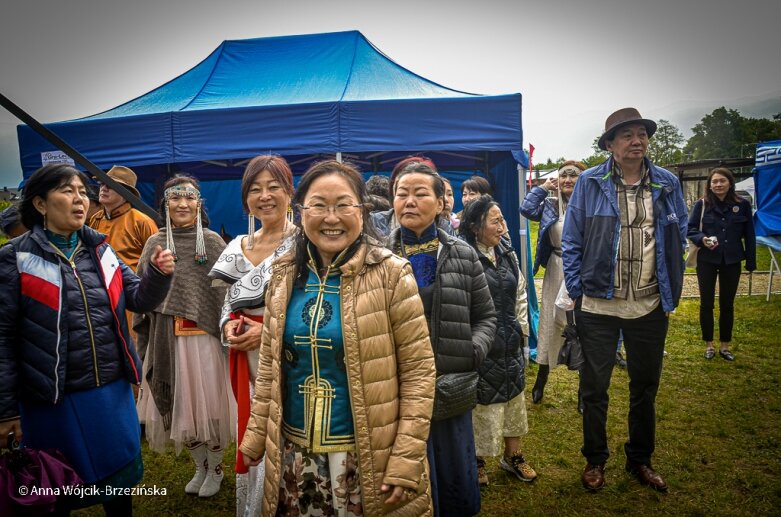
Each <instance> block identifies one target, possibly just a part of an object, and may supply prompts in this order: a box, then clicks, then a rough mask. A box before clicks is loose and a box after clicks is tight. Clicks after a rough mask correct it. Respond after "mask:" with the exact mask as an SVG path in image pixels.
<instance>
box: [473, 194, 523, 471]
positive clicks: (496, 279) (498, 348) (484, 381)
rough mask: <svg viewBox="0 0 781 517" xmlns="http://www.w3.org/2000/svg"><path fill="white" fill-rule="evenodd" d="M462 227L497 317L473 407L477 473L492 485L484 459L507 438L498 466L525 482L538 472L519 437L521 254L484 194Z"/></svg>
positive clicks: (495, 453) (497, 210) (494, 453)
mask: <svg viewBox="0 0 781 517" xmlns="http://www.w3.org/2000/svg"><path fill="white" fill-rule="evenodd" d="M460 231H461V237H462V238H464V240H466V241H467V242H468V243H469V244H471V245H472V246H473V247H474V248H475V250H477V254H478V256H479V257H480V262H481V264H482V265H483V270H484V271H485V277H486V280H487V281H488V287H489V289H490V290H491V297H492V298H493V301H494V306H495V307H496V320H497V321H496V335H495V338H494V342H493V346H492V347H491V350H490V351H489V352H488V355H487V356H486V358H485V360H484V361H483V363H482V364H481V365H480V368H479V369H478V372H479V374H480V380H479V382H478V385H477V388H478V389H477V402H478V405H477V407H476V408H475V409H474V411H473V412H472V422H473V425H474V432H475V451H476V453H477V469H478V478H479V480H480V484H481V485H487V484H488V475H487V474H486V471H485V461H484V459H483V458H484V456H498V455H499V453H500V448H501V441H502V440H501V438H503V439H504V455H503V456H502V459H501V460H500V462H499V464H500V466H501V467H502V468H503V469H504V470H506V471H508V472H510V473H511V474H513V475H514V476H515V477H517V478H518V479H520V480H521V481H527V482H528V481H534V479H536V478H537V473H536V472H534V469H533V468H532V467H531V466H530V465H529V464H528V463H526V460H525V459H524V457H523V454H522V453H521V436H523V435H525V434H526V433H527V431H528V429H529V426H528V423H527V420H526V399H525V398H524V394H523V388H524V384H525V380H526V379H525V376H524V371H523V370H524V358H523V338H524V336H525V335H528V328H529V327H528V323H527V316H526V315H527V305H526V280H525V279H524V277H523V274H522V273H521V271H520V268H519V265H518V257H517V256H516V255H515V252H514V251H513V249H512V247H511V246H510V245H509V243H508V242H507V241H506V240H504V239H503V238H502V237H503V236H504V234H505V233H506V232H507V226H506V224H505V221H504V217H503V216H502V211H501V209H500V208H499V204H498V203H497V202H496V201H494V199H493V198H492V197H491V196H488V195H483V196H481V197H479V198H477V199H475V200H473V201H472V202H471V203H469V204H468V205H467V206H466V208H465V209H464V213H463V215H462V219H461V226H460Z"/></svg>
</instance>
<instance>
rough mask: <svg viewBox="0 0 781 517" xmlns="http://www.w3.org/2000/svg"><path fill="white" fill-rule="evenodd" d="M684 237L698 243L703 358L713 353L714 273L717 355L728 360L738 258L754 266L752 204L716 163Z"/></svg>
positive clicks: (736, 289)
mask: <svg viewBox="0 0 781 517" xmlns="http://www.w3.org/2000/svg"><path fill="white" fill-rule="evenodd" d="M688 237H689V239H691V240H692V241H693V242H694V244H696V245H697V246H699V247H700V251H699V253H698V255H697V283H698V284H699V287H700V327H701V328H702V340H703V341H705V358H706V359H713V357H714V356H715V355H716V350H715V349H714V347H713V306H714V300H715V291H716V279H718V281H719V340H720V341H721V345H720V347H719V355H720V356H721V357H723V358H724V359H726V360H727V361H734V360H735V356H734V355H732V352H730V350H729V345H730V342H731V341H732V322H733V320H734V315H735V311H734V304H735V295H736V294H737V291H738V283H740V269H741V267H740V264H741V262H743V261H744V260H745V261H746V271H754V270H755V269H756V268H757V253H756V252H757V243H756V238H755V236H754V221H753V219H752V214H751V205H750V204H749V202H748V201H746V200H745V199H742V198H741V197H740V196H738V195H737V194H736V193H735V177H734V176H733V175H732V172H731V171H730V170H729V169H726V168H723V167H719V168H716V169H713V170H712V171H711V173H710V174H709V175H708V186H707V191H706V194H705V197H703V198H702V199H700V200H699V201H697V202H696V203H695V204H694V207H693V208H692V211H691V215H690V216H689V231H688Z"/></svg>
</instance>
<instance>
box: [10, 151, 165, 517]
mask: <svg viewBox="0 0 781 517" xmlns="http://www.w3.org/2000/svg"><path fill="white" fill-rule="evenodd" d="M86 184H87V180H86V178H85V177H84V175H83V174H82V173H80V172H79V171H77V170H76V169H74V168H72V167H69V166H66V165H47V166H45V167H43V168H41V169H39V170H38V171H37V172H35V173H34V174H33V175H32V176H31V177H30V179H29V181H28V182H27V185H26V186H25V189H24V195H25V197H24V200H23V201H22V204H21V207H20V213H21V216H22V221H23V223H24V225H25V226H26V227H28V228H31V230H30V231H29V232H27V233H25V234H24V235H22V236H20V237H17V238H15V239H13V240H11V241H10V243H8V244H7V245H6V246H4V247H3V248H2V249H0V278H2V279H3V283H2V287H0V379H2V382H0V436H1V437H2V438H3V444H2V445H5V443H4V441H5V437H6V436H7V435H8V434H9V433H14V435H15V437H16V438H17V439H18V440H20V441H21V443H22V445H23V446H26V447H30V448H33V449H49V448H54V449H57V450H59V451H60V452H61V453H62V454H63V455H64V456H65V458H66V459H67V460H68V462H69V463H70V464H71V466H72V467H73V469H74V470H75V471H76V473H77V474H78V475H79V476H80V477H81V479H82V481H83V482H84V488H85V492H84V493H85V494H92V495H88V496H87V497H76V496H73V497H69V498H67V499H65V500H63V499H58V508H57V511H58V512H61V513H63V514H67V513H68V512H69V511H70V510H72V509H74V508H79V507H84V506H90V505H92V504H96V503H103V504H104V508H105V510H106V514H108V515H129V514H130V513H131V512H132V502H131V499H130V495H117V492H115V491H114V490H107V487H111V488H112V489H122V488H129V487H133V486H135V485H136V484H137V483H138V482H139V481H141V476H142V474H143V465H142V463H141V445H140V428H139V425H138V417H137V415H136V409H135V402H134V400H133V391H132V390H131V387H130V383H133V384H139V383H140V382H141V377H140V375H141V362H140V361H139V359H138V356H137V355H136V351H135V348H134V346H133V342H132V341H131V339H130V335H129V332H128V322H127V319H126V316H125V308H127V309H129V310H132V311H149V310H151V309H153V308H154V307H156V306H157V305H158V304H159V303H160V302H162V301H163V298H165V295H166V293H167V291H168V286H169V284H170V278H171V277H170V275H171V274H172V273H173V269H174V263H173V257H172V256H171V252H170V251H168V250H166V251H163V250H162V249H158V250H157V252H156V253H155V254H154V257H153V258H152V263H153V264H154V266H155V267H150V268H148V270H147V271H146V273H145V274H144V276H143V278H142V279H140V280H139V278H138V277H137V276H136V275H135V274H134V273H133V271H132V270H131V269H130V268H129V267H128V266H126V265H125V264H123V263H122V262H121V261H120V260H119V259H118V258H117V256H116V254H115V253H114V250H112V249H111V246H109V245H108V244H107V243H106V242H105V240H106V236H105V235H103V234H100V233H98V232H96V231H94V230H92V229H91V228H89V227H87V226H84V220H85V218H86V214H87V210H88V208H89V199H88V198H87V190H86ZM120 493H121V491H120Z"/></svg>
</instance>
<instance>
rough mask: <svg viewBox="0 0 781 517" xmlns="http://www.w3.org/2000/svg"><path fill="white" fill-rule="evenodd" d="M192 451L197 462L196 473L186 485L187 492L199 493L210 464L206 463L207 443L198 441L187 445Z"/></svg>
mask: <svg viewBox="0 0 781 517" xmlns="http://www.w3.org/2000/svg"><path fill="white" fill-rule="evenodd" d="M187 450H188V451H190V456H192V457H193V461H194V462H195V475H194V476H193V478H192V479H191V480H190V482H189V483H187V486H186V487H184V493H185V494H193V495H195V494H197V493H198V491H199V490H200V489H201V485H203V480H204V479H206V471H207V469H208V466H207V464H206V444H205V443H203V442H196V443H195V444H194V445H193V446H192V447H187Z"/></svg>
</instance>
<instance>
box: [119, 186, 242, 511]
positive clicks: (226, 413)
mask: <svg viewBox="0 0 781 517" xmlns="http://www.w3.org/2000/svg"><path fill="white" fill-rule="evenodd" d="M163 188H164V195H163V199H162V202H161V207H160V212H161V214H162V215H164V217H165V226H164V227H162V228H161V229H160V231H159V232H158V233H156V234H154V235H153V236H152V237H150V238H149V240H148V241H147V243H146V245H145V246H144V250H143V252H142V253H141V259H140V261H139V264H138V270H139V271H143V269H144V268H146V267H149V257H150V256H151V253H152V250H154V249H155V247H156V246H157V245H161V246H164V247H165V248H167V249H170V250H171V252H172V253H173V254H174V258H175V260H176V263H177V265H176V275H175V276H174V279H173V282H172V284H171V290H170V291H169V292H168V296H167V297H166V298H165V300H164V301H163V303H161V304H160V305H159V306H158V307H157V308H156V309H154V311H153V312H151V313H146V314H143V315H137V316H136V317H135V325H134V328H135V330H136V331H137V332H138V349H139V352H140V354H141V357H142V358H143V361H144V362H143V373H144V380H143V384H142V392H141V396H140V397H139V400H138V413H139V418H140V419H141V420H142V421H143V422H145V424H146V438H147V441H148V442H149V445H150V447H151V448H152V449H153V450H156V451H158V452H163V451H164V450H165V447H166V445H167V444H169V443H171V442H173V445H174V447H175V449H176V452H177V453H179V452H181V450H182V447H183V446H186V447H187V449H188V451H189V452H190V455H191V456H192V458H193V460H194V461H195V468H196V470H195V476H194V477H193V478H192V480H191V481H190V482H189V483H188V484H187V486H186V487H185V492H186V493H188V494H193V495H195V494H197V495H199V496H200V497H211V496H213V495H215V494H216V493H217V492H218V491H219V489H220V485H221V484H222V479H223V472H222V457H223V450H224V449H225V447H226V446H227V445H228V444H229V443H230V442H231V441H233V440H234V439H235V437H236V435H235V427H234V424H233V423H234V421H235V418H236V404H235V402H234V401H233V397H232V395H231V389H230V383H229V381H228V361H227V359H226V354H225V353H224V352H223V347H222V344H221V343H220V339H219V336H220V327H219V316H220V308H221V306H222V302H223V300H224V298H225V288H223V287H212V285H211V279H210V278H209V276H208V274H209V271H210V269H211V267H212V266H213V265H214V263H215V262H216V260H217V257H219V256H220V253H221V252H222V250H223V249H224V248H225V242H224V241H223V240H222V238H221V237H220V236H219V235H218V234H217V233H215V232H213V231H211V230H209V229H208V228H204V227H203V226H204V224H207V225H208V222H209V221H208V218H207V216H206V211H205V207H204V204H203V198H202V197H201V193H200V184H199V183H198V180H196V179H195V178H192V177H190V176H185V175H178V176H175V177H173V178H171V179H170V180H168V181H167V182H166V183H165V185H164V186H163Z"/></svg>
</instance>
